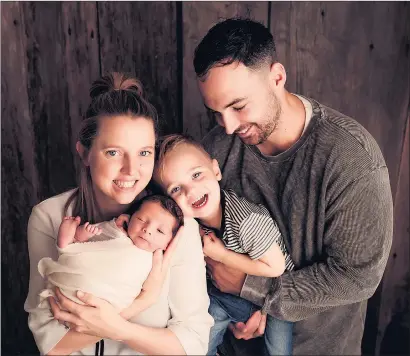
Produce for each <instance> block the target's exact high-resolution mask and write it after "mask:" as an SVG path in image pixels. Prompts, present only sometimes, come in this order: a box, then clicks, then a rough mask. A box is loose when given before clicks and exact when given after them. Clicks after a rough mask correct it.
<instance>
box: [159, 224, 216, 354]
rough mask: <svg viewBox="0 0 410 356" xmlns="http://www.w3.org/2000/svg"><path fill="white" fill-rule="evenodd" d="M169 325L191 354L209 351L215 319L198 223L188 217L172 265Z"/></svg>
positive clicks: (186, 350)
mask: <svg viewBox="0 0 410 356" xmlns="http://www.w3.org/2000/svg"><path fill="white" fill-rule="evenodd" d="M168 301H169V308H170V310H171V319H170V320H169V321H168V325H167V327H168V328H169V329H170V330H172V331H173V332H174V333H175V335H176V336H177V337H178V339H179V341H180V342H181V344H182V346H183V348H184V349H185V352H186V354H187V355H205V354H206V352H207V350H208V341H209V332H210V329H211V327H212V325H213V319H212V317H211V316H210V315H209V313H208V307H209V297H208V293H207V289H206V274H205V261H204V255H203V253H202V245H201V238H200V236H199V229H198V224H197V223H196V222H195V220H193V219H186V221H185V229H184V235H183V236H182V238H181V240H180V241H179V243H178V250H177V251H176V253H175V258H174V262H173V264H172V266H171V269H170V287H169V295H168Z"/></svg>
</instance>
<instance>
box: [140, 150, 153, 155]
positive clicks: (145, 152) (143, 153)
mask: <svg viewBox="0 0 410 356" xmlns="http://www.w3.org/2000/svg"><path fill="white" fill-rule="evenodd" d="M151 154H152V152H151V151H147V150H145V151H141V152H140V156H143V157H148V156H150V155H151Z"/></svg>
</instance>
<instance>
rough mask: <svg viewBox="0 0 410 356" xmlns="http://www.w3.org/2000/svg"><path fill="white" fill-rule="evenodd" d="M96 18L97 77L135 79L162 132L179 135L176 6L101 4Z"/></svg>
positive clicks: (143, 3)
mask: <svg viewBox="0 0 410 356" xmlns="http://www.w3.org/2000/svg"><path fill="white" fill-rule="evenodd" d="M98 13H99V23H100V41H101V42H100V48H101V69H102V72H103V73H105V72H107V71H112V70H117V71H126V72H130V73H132V74H134V75H136V76H137V77H138V78H139V79H140V80H141V81H142V83H143V85H144V88H145V91H146V93H147V95H148V97H149V99H150V101H151V102H152V103H153V105H154V106H155V107H156V108H157V110H158V113H159V114H160V117H161V119H162V122H163V132H165V133H170V132H175V131H180V129H181V119H180V109H179V104H178V103H179V100H180V88H179V87H180V85H178V74H177V38H176V37H177V25H176V17H177V16H176V3H175V2H118V3H115V2H101V3H98ZM153 19H158V21H153Z"/></svg>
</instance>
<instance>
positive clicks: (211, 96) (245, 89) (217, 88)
mask: <svg viewBox="0 0 410 356" xmlns="http://www.w3.org/2000/svg"><path fill="white" fill-rule="evenodd" d="M198 85H199V90H200V91H201V94H202V97H203V100H204V104H205V107H206V108H207V111H208V113H209V114H210V115H213V116H214V117H215V119H216V121H217V123H218V124H219V125H221V126H223V127H225V131H226V133H227V134H228V135H232V134H235V135H237V136H238V137H239V138H240V139H241V140H242V141H243V142H244V143H245V144H248V145H258V144H261V143H263V142H265V141H266V140H267V139H268V137H269V136H270V135H271V134H272V133H273V131H274V130H275V128H276V127H277V124H278V122H279V118H280V115H281V105H280V102H279V100H278V98H277V95H276V94H275V91H274V87H273V86H272V85H271V76H270V67H269V66H268V65H266V66H264V67H262V68H260V69H257V70H251V69H249V68H248V67H246V66H245V65H243V64H242V63H238V62H234V63H231V64H229V65H225V66H215V67H213V68H212V69H211V70H210V71H209V72H208V74H207V76H206V77H205V80H204V78H201V79H198Z"/></svg>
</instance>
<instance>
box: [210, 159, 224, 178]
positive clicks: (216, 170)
mask: <svg viewBox="0 0 410 356" xmlns="http://www.w3.org/2000/svg"><path fill="white" fill-rule="evenodd" d="M212 169H213V171H214V174H215V177H216V179H218V181H220V180H221V179H222V172H221V169H220V168H219V163H218V161H217V160H216V159H215V158H214V159H213V160H212Z"/></svg>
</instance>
